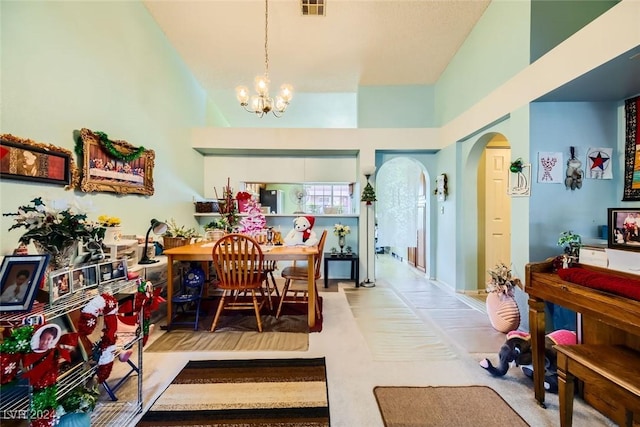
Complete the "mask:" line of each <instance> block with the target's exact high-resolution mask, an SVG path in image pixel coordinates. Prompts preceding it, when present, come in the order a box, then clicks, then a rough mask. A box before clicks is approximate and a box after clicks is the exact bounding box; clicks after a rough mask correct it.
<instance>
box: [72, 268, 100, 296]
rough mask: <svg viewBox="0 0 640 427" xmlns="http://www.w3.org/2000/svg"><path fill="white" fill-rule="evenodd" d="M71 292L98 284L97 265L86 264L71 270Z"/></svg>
mask: <svg viewBox="0 0 640 427" xmlns="http://www.w3.org/2000/svg"><path fill="white" fill-rule="evenodd" d="M71 283H72V286H71V288H72V292H77V291H81V290H83V289H89V288H92V287H94V286H96V285H97V284H98V270H97V266H96V265H95V264H94V265H88V266H84V267H80V268H76V269H74V270H72V271H71Z"/></svg>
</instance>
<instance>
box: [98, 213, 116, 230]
mask: <svg viewBox="0 0 640 427" xmlns="http://www.w3.org/2000/svg"><path fill="white" fill-rule="evenodd" d="M98 223H99V224H100V225H102V226H103V227H118V226H119V225H120V223H121V221H120V218H118V217H117V216H107V215H100V216H99V217H98Z"/></svg>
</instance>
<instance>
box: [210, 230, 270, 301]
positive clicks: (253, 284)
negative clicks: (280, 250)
mask: <svg viewBox="0 0 640 427" xmlns="http://www.w3.org/2000/svg"><path fill="white" fill-rule="evenodd" d="M212 257H213V265H214V267H215V269H216V275H217V276H218V281H219V283H218V287H219V288H221V289H231V290H240V289H252V288H253V289H258V288H260V287H261V286H262V281H263V279H264V276H263V271H262V263H263V258H264V255H263V254H262V249H260V245H259V244H258V242H257V241H256V240H254V239H253V238H251V237H249V236H247V235H245V234H236V233H234V234H227V235H226V236H224V237H223V238H221V239H220V240H218V241H217V242H216V244H215V245H214V246H213V250H212Z"/></svg>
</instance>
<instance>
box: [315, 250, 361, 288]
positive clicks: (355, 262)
mask: <svg viewBox="0 0 640 427" xmlns="http://www.w3.org/2000/svg"><path fill="white" fill-rule="evenodd" d="M331 261H347V262H350V263H351V276H350V277H349V279H350V280H353V281H354V283H355V284H356V288H357V287H359V286H360V284H359V283H358V280H359V278H360V262H359V259H358V255H357V254H353V253H352V254H349V255H346V254H345V255H334V256H331V252H325V253H324V287H325V288H328V287H329V282H328V281H329V263H330V262H331Z"/></svg>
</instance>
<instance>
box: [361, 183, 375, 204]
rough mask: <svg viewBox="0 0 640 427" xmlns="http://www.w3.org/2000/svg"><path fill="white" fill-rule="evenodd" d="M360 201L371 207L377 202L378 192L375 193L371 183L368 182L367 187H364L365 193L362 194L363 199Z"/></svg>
mask: <svg viewBox="0 0 640 427" xmlns="http://www.w3.org/2000/svg"><path fill="white" fill-rule="evenodd" d="M360 201H362V202H367V205H370V204H371V203H372V202H376V201H377V199H376V192H375V191H373V186H372V185H371V183H370V182H367V185H366V186H365V187H364V191H363V192H362V197H361V198H360Z"/></svg>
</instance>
